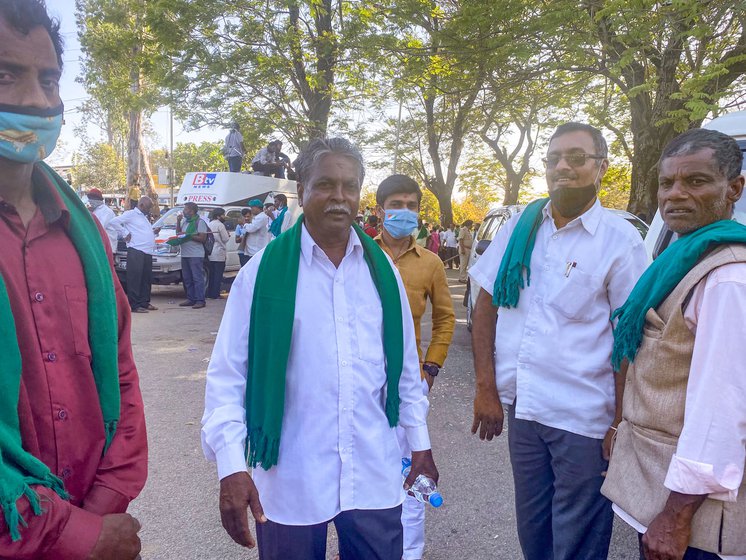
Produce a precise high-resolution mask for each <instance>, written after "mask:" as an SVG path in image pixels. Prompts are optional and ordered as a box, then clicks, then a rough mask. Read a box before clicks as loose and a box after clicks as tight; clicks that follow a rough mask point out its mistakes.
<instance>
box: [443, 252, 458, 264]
mask: <svg viewBox="0 0 746 560" xmlns="http://www.w3.org/2000/svg"><path fill="white" fill-rule="evenodd" d="M444 256H445V258H444V262H445V263H446V266H447V267H448V268H458V267H459V261H458V247H446V248H445V255H444Z"/></svg>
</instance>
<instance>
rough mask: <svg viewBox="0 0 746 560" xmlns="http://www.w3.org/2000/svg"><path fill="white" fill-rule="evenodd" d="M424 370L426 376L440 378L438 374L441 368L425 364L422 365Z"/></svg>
mask: <svg viewBox="0 0 746 560" xmlns="http://www.w3.org/2000/svg"><path fill="white" fill-rule="evenodd" d="M422 370H423V371H424V372H425V373H426V374H428V375H431V376H432V377H437V376H438V372H439V371H440V367H439V366H436V365H435V364H431V363H424V364H422Z"/></svg>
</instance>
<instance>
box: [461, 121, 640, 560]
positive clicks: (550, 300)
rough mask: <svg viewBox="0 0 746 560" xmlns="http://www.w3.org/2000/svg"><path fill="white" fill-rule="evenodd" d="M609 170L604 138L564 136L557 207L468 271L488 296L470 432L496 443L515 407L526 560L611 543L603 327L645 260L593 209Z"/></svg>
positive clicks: (517, 227)
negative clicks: (605, 485)
mask: <svg viewBox="0 0 746 560" xmlns="http://www.w3.org/2000/svg"><path fill="white" fill-rule="evenodd" d="M606 158H607V148H606V142H605V141H604V139H603V136H602V135H601V133H600V131H598V130H597V129H595V128H593V127H591V126H588V125H585V124H581V123H567V124H564V125H562V126H560V127H559V128H558V129H557V130H556V131H555V133H554V135H553V136H552V138H551V140H550V142H549V148H548V152H547V157H546V158H545V160H544V161H545V164H546V168H547V172H546V180H547V186H548V187H549V195H550V199H551V202H547V199H541V200H538V201H535V202H534V203H532V204H531V205H529V206H528V207H527V208H526V209H525V210H524V211H523V212H522V213H521V214H518V215H517V216H514V217H513V218H512V219H511V220H509V221H508V222H507V223H506V224H505V225H504V226H503V227H502V228H501V229H500V230H499V231H498V233H497V235H496V236H495V239H494V240H493V241H492V243H491V244H490V246H489V248H488V249H487V251H485V253H484V255H482V257H481V258H480V259H479V261H478V262H477V264H476V265H475V266H474V267H473V268H472V269H471V270H470V271H469V272H470V275H471V278H472V283H473V284H472V285H474V284H477V285H478V286H480V288H481V289H480V291H479V296H478V299H477V304H476V306H475V309H474V316H473V321H474V323H473V325H474V326H473V331H472V342H473V350H474V363H475V369H476V385H477V391H476V397H475V399H474V424H473V426H472V432H473V433H477V432H479V437H480V438H482V439H488V440H491V439H492V438H493V437H494V436H497V435H499V434H500V433H501V431H502V427H503V405H506V406H508V408H509V415H510V430H509V432H508V444H509V449H510V458H511V463H512V466H513V479H514V482H515V500H516V517H517V522H518V537H519V540H520V543H521V548H522V549H523V554H524V556H525V558H526V559H527V560H544V559H553V560H581V559H586V560H596V559H602V558H606V556H607V553H608V548H609V540H610V538H611V528H612V521H613V514H612V510H611V503H610V502H609V501H608V500H606V499H605V498H604V497H603V496H602V495H601V494H600V492H599V490H600V488H601V483H602V482H603V473H604V472H605V471H606V468H607V464H608V463H607V458H608V443H609V442H610V441H611V436H612V434H613V433H614V431H613V429H612V427H613V426H616V424H617V423H618V421H619V420H620V415H621V409H620V406H621V397H622V395H621V393H622V388H623V378H622V377H621V376H618V377H617V378H615V376H614V372H613V371H612V367H611V361H610V358H611V349H612V343H613V339H612V323H611V321H610V319H609V318H610V316H611V312H612V311H613V310H614V309H616V308H617V307H619V306H620V305H622V303H624V301H625V300H626V299H627V296H628V295H629V293H630V291H631V290H632V287H633V286H634V285H635V282H636V281H637V279H638V277H639V276H640V274H641V273H642V271H643V270H644V268H645V265H646V257H645V251H644V248H643V241H642V239H641V238H640V235H639V233H637V231H636V229H635V228H634V227H633V226H632V225H631V224H629V223H628V222H627V221H625V220H624V219H622V218H620V217H618V216H616V215H614V214H612V213H611V212H609V211H607V210H605V209H604V208H602V207H601V204H600V202H599V201H598V199H597V196H596V195H597V190H598V188H599V185H600V179H601V178H602V177H603V175H604V173H605V172H606V170H607V168H608V160H607V159H606ZM511 238H512V239H511ZM509 241H511V244H510V245H509V244H508V242H509ZM531 248H533V250H531ZM504 256H505V260H504V259H503V257H504ZM503 265H505V266H503ZM498 272H500V274H499V273H498ZM511 273H512V274H511ZM493 301H494V302H495V303H496V304H497V306H495V305H494V304H493ZM605 457H606V458H605Z"/></svg>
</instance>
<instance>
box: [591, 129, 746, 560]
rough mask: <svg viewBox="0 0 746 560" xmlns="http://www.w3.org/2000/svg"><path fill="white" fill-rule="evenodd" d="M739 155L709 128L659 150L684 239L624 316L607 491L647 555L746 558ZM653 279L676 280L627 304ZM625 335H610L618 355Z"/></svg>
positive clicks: (670, 221)
mask: <svg viewBox="0 0 746 560" xmlns="http://www.w3.org/2000/svg"><path fill="white" fill-rule="evenodd" d="M742 161H743V155H742V153H741V150H740V148H739V146H738V144H737V143H736V141H735V140H734V139H733V138H731V137H729V136H726V135H725V134H722V133H720V132H716V131H713V130H704V129H692V130H688V131H687V132H685V133H683V134H681V135H679V136H678V137H676V138H674V139H673V140H672V141H671V142H670V143H669V144H668V145H667V146H666V147H665V148H664V150H663V154H662V155H661V159H660V162H659V164H658V185H659V186H658V206H659V208H660V211H661V216H662V217H663V220H664V221H665V223H666V225H667V226H668V227H669V228H670V229H671V230H672V231H674V232H676V233H677V234H679V239H678V241H676V243H674V244H673V245H671V246H670V247H669V248H667V249H666V250H665V251H664V252H663V253H661V255H660V256H659V257H658V258H657V259H656V260H655V262H653V264H652V265H651V266H650V268H649V269H648V272H646V273H645V275H644V276H643V277H642V278H641V279H640V281H639V283H638V286H637V287H636V288H635V291H634V292H633V294H632V295H631V296H630V298H629V300H628V302H627V304H625V306H624V308H623V309H622V310H621V313H620V319H619V324H618V327H617V329H618V331H621V332H622V333H624V332H625V325H626V324H627V321H626V320H625V314H627V313H629V314H631V316H634V309H635V307H637V308H638V310H639V315H640V316H641V317H644V319H643V320H642V321H640V322H639V327H638V328H637V329H636V331H637V333H638V337H639V340H640V342H639V346H634V347H633V351H634V355H633V356H630V355H629V354H627V353H625V356H626V357H627V358H629V359H631V360H632V364H631V365H630V367H629V372H628V374H627V384H626V388H625V391H624V411H623V421H622V422H621V424H620V425H619V428H618V432H617V438H616V443H615V446H614V454H613V457H612V460H611V464H610V465H609V473H608V476H607V479H606V482H605V483H604V486H603V492H604V494H605V495H606V496H608V497H609V498H610V499H611V500H612V501H613V502H614V510H615V511H616V513H617V514H618V515H619V516H620V517H621V518H622V519H624V520H625V521H626V522H628V523H629V524H630V525H632V527H634V528H635V529H636V530H637V531H638V532H639V533H640V534H641V538H640V544H641V546H640V551H641V558H646V559H647V560H668V559H670V558H675V559H677V560H678V559H681V558H686V559H687V560H689V559H692V560H716V559H718V558H728V559H732V560H734V559H736V558H738V559H741V560H743V559H746V484H745V483H744V476H743V475H744V462H745V461H746V406H744V395H746V375H744V364H746V345H744V339H743V333H744V317H746V247H745V246H744V244H745V243H746V227H744V226H742V225H740V224H737V223H736V222H734V221H732V218H733V207H734V205H735V203H736V201H737V200H739V199H740V197H741V195H742V193H743V187H744V177H743V175H742V174H741V169H742ZM715 231H717V232H718V233H717V238H716V237H715V236H714V235H713V232H715ZM703 239H704V240H707V241H708V242H707V243H706V244H702V245H700V248H699V250H698V249H697V248H696V245H697V244H698V243H700V241H699V240H703ZM682 250H683V251H682ZM672 259H674V260H673V262H669V261H671V260H672ZM685 259H686V260H687V264H686V265H684V260H685ZM677 269H678V270H679V272H678V274H676V272H674V271H675V270H677ZM669 277H670V279H669ZM666 280H668V282H666ZM649 282H652V283H654V284H655V285H660V284H661V283H663V282H666V286H673V287H672V288H671V289H670V290H669V291H668V293H667V294H666V295H661V297H662V298H663V299H660V298H659V300H658V303H655V302H652V301H649V300H644V301H643V303H644V305H637V306H635V305H633V303H634V302H635V300H636V299H637V296H638V294H641V293H651V291H652V290H651V284H650V283H649ZM643 314H644V315H643ZM625 339H627V337H626V336H624V337H622V336H621V335H620V334H617V342H616V343H615V356H616V354H617V352H616V351H617V348H618V347H619V346H620V341H623V340H625ZM643 533H644V535H643Z"/></svg>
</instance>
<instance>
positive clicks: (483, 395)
mask: <svg viewBox="0 0 746 560" xmlns="http://www.w3.org/2000/svg"><path fill="white" fill-rule="evenodd" d="M504 421H505V413H504V412H503V405H502V403H501V402H500V397H499V395H498V394H497V392H495V393H494V394H490V393H488V392H487V391H484V390H481V391H480V390H477V396H476V397H474V423H473V424H472V426H471V433H472V434H476V433H477V430H478V431H479V439H486V440H487V441H492V438H493V437H496V436H499V435H500V434H501V433H502V431H503V422H504Z"/></svg>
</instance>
